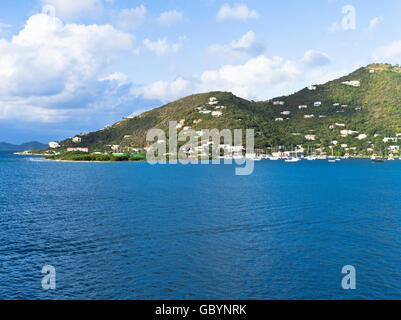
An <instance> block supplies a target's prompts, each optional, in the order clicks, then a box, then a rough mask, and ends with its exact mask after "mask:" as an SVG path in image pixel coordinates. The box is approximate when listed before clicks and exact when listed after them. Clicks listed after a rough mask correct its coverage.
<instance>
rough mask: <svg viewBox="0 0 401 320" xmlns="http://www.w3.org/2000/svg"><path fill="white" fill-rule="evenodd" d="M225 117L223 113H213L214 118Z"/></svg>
mask: <svg viewBox="0 0 401 320" xmlns="http://www.w3.org/2000/svg"><path fill="white" fill-rule="evenodd" d="M222 115H223V112H221V111H213V112H212V116H213V117H221V116H222Z"/></svg>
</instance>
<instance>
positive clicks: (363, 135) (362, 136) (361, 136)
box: [358, 133, 368, 140]
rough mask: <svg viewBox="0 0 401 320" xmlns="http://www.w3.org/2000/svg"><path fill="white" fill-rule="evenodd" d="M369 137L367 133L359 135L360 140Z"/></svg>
mask: <svg viewBox="0 0 401 320" xmlns="http://www.w3.org/2000/svg"><path fill="white" fill-rule="evenodd" d="M367 137H368V135H367V134H364V133H363V134H360V135H359V136H358V139H359V140H363V139H366V138H367Z"/></svg>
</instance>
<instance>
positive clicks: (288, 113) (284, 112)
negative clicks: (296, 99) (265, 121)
mask: <svg viewBox="0 0 401 320" xmlns="http://www.w3.org/2000/svg"><path fill="white" fill-rule="evenodd" d="M281 114H282V115H285V116H288V115H290V114H291V111H283V112H281Z"/></svg>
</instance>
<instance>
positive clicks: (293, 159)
mask: <svg viewBox="0 0 401 320" xmlns="http://www.w3.org/2000/svg"><path fill="white" fill-rule="evenodd" d="M299 161H301V159H299V158H295V157H293V158H290V159H287V160H285V162H299Z"/></svg>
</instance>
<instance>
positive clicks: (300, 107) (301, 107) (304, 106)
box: [298, 104, 308, 110]
mask: <svg viewBox="0 0 401 320" xmlns="http://www.w3.org/2000/svg"><path fill="white" fill-rule="evenodd" d="M307 108H308V106H307V105H306V104H302V105H300V106H298V109H299V110H301V109H307Z"/></svg>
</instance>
